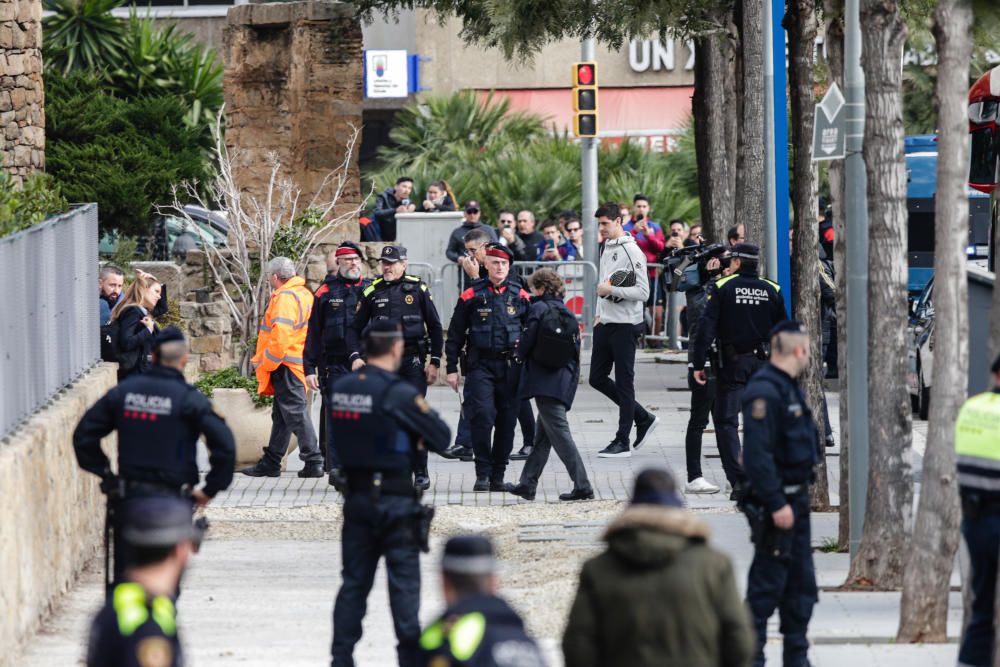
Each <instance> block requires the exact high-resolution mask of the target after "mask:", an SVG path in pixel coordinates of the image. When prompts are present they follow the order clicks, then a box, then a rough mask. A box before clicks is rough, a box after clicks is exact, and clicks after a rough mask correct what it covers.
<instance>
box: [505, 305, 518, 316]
mask: <svg viewBox="0 0 1000 667" xmlns="http://www.w3.org/2000/svg"><path fill="white" fill-rule="evenodd" d="M516 312H517V309H516V308H514V306H507V314H508V315H513V314H514V313H516Z"/></svg>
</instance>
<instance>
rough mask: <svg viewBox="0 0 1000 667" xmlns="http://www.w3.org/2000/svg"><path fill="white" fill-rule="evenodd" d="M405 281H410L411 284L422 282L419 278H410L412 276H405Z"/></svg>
mask: <svg viewBox="0 0 1000 667" xmlns="http://www.w3.org/2000/svg"><path fill="white" fill-rule="evenodd" d="M403 280H409V281H410V282H411V283H419V282H420V278H418V277H417V276H410V275H405V276H403Z"/></svg>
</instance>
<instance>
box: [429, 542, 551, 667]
mask: <svg viewBox="0 0 1000 667" xmlns="http://www.w3.org/2000/svg"><path fill="white" fill-rule="evenodd" d="M441 585H442V588H443V589H444V599H445V603H446V604H447V605H448V608H447V609H446V610H445V612H444V614H442V615H441V617H440V618H439V619H438V620H437V621H435V622H434V623H432V624H431V625H430V626H429V627H428V628H427V629H426V630H424V633H423V635H421V637H420V654H421V662H420V664H421V665H424V666H426V667H544V665H545V660H544V659H543V658H542V654H541V651H539V650H538V645H537V644H536V643H535V640H533V639H532V638H531V637H529V636H528V634H527V633H526V632H525V631H524V621H522V620H521V617H520V616H518V615H517V612H516V611H514V610H513V609H511V607H510V605H508V604H507V603H506V602H505V601H504V600H503V598H501V597H499V596H498V595H497V588H498V582H497V576H496V562H495V561H494V558H493V545H492V544H491V543H490V541H489V539H487V538H485V537H481V536H478V535H466V536H459V537H453V538H451V539H450V540H448V542H447V544H445V547H444V556H443V557H442V558H441Z"/></svg>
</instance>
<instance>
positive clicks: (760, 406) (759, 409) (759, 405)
mask: <svg viewBox="0 0 1000 667" xmlns="http://www.w3.org/2000/svg"><path fill="white" fill-rule="evenodd" d="M750 416H751V417H753V418H754V419H758V420H759V419H763V418H764V417H766V416H767V401H765V400H764V399H763V398H758V399H755V400H754V402H753V403H751V404H750Z"/></svg>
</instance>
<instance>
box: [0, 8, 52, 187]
mask: <svg viewBox="0 0 1000 667" xmlns="http://www.w3.org/2000/svg"><path fill="white" fill-rule="evenodd" d="M41 46H42V2H41V0H0V166H2V168H3V170H4V171H6V172H8V173H10V174H12V175H13V176H14V183H20V182H21V180H22V179H23V178H25V177H26V176H28V175H30V174H31V173H32V172H34V171H39V170H41V169H43V168H44V167H45V111H44V102H45V92H44V89H43V88H42V52H41Z"/></svg>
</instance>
